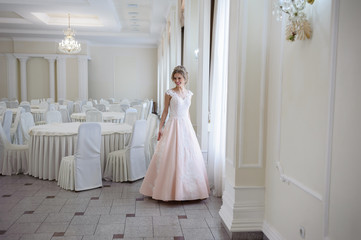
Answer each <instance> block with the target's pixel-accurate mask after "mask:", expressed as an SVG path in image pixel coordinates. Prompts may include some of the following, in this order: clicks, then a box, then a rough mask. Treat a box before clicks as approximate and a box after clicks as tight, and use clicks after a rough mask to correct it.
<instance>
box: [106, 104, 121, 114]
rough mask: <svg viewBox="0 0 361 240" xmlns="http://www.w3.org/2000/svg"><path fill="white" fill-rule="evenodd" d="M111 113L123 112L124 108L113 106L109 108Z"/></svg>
mask: <svg viewBox="0 0 361 240" xmlns="http://www.w3.org/2000/svg"><path fill="white" fill-rule="evenodd" d="M109 112H122V108H121V107H120V104H111V105H110V106H109Z"/></svg>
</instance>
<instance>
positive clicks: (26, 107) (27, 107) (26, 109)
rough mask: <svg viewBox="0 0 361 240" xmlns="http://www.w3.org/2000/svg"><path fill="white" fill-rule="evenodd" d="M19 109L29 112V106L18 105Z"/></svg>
mask: <svg viewBox="0 0 361 240" xmlns="http://www.w3.org/2000/svg"><path fill="white" fill-rule="evenodd" d="M20 107H22V108H24V111H25V112H31V108H30V105H20Z"/></svg>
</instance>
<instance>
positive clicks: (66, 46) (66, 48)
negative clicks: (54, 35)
mask: <svg viewBox="0 0 361 240" xmlns="http://www.w3.org/2000/svg"><path fill="white" fill-rule="evenodd" d="M64 35H65V38H64V39H63V40H62V41H61V42H60V43H59V48H58V49H59V51H60V52H62V53H66V54H76V53H79V52H80V51H81V45H80V43H78V41H76V40H75V38H74V36H75V31H74V29H71V28H70V14H68V29H66V30H64Z"/></svg>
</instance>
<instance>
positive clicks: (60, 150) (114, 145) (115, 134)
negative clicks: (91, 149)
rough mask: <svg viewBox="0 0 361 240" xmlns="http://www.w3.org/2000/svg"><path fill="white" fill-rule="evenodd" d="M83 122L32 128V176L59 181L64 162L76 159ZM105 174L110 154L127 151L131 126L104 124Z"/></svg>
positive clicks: (103, 153)
mask: <svg viewBox="0 0 361 240" xmlns="http://www.w3.org/2000/svg"><path fill="white" fill-rule="evenodd" d="M80 124H81V123H80V122H73V123H53V124H46V125H39V126H35V127H33V128H31V130H30V142H29V151H30V152H29V175H32V176H34V177H38V178H40V179H48V180H58V173H59V167H60V162H61V159H62V158H63V157H65V156H69V155H73V154H74V153H75V149H76V143H77V134H78V127H79V125H80ZM100 125H101V128H102V143H101V151H100V160H101V166H102V172H103V171H104V168H105V163H106V158H107V156H108V153H109V152H112V151H116V150H119V149H124V148H125V146H126V145H127V144H128V142H129V139H130V136H131V133H132V127H131V126H130V125H127V124H116V123H100Z"/></svg>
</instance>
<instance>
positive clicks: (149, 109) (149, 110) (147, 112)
mask: <svg viewBox="0 0 361 240" xmlns="http://www.w3.org/2000/svg"><path fill="white" fill-rule="evenodd" d="M152 111H153V100H149V102H148V106H147V109H146V112H145V116H144V118H145V119H148V117H149V116H150V114H152Z"/></svg>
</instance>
